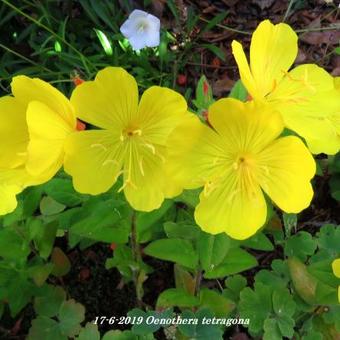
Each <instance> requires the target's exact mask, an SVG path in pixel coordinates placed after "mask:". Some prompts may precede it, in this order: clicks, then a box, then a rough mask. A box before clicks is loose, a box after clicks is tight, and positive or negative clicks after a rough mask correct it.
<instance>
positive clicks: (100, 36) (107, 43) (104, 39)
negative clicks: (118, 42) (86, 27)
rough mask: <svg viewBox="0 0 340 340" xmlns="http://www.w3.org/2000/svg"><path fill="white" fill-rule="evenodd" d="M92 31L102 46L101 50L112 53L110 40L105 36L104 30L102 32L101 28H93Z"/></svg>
mask: <svg viewBox="0 0 340 340" xmlns="http://www.w3.org/2000/svg"><path fill="white" fill-rule="evenodd" d="M94 31H95V32H96V34H97V37H98V39H99V41H100V43H101V45H102V47H103V50H104V52H105V54H106V55H109V56H110V55H112V54H113V51H112V46H111V43H110V40H109V39H108V38H107V36H106V35H105V33H104V32H102V31H101V30H99V29H96V28H94Z"/></svg>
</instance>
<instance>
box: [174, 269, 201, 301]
mask: <svg viewBox="0 0 340 340" xmlns="http://www.w3.org/2000/svg"><path fill="white" fill-rule="evenodd" d="M174 275H175V284H176V288H182V289H184V290H185V291H186V292H187V293H189V294H190V295H194V293H195V284H196V283H195V279H194V278H193V276H192V275H191V274H190V273H189V272H188V271H187V270H185V269H184V268H182V267H181V266H180V265H179V264H177V263H175V265H174Z"/></svg>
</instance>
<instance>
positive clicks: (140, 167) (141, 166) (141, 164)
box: [139, 157, 145, 176]
mask: <svg viewBox="0 0 340 340" xmlns="http://www.w3.org/2000/svg"><path fill="white" fill-rule="evenodd" d="M139 169H140V172H141V174H142V176H145V173H144V168H143V157H141V159H140V160H139Z"/></svg>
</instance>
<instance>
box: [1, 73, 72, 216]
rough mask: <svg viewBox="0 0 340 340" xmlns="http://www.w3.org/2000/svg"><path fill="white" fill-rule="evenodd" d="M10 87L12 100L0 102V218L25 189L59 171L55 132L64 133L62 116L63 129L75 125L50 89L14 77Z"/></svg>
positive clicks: (65, 105) (65, 102)
mask: <svg viewBox="0 0 340 340" xmlns="http://www.w3.org/2000/svg"><path fill="white" fill-rule="evenodd" d="M11 86H12V93H13V96H5V97H2V98H0V215H4V214H7V213H9V212H11V211H13V210H14V209H15V208H16V206H17V201H16V195H17V194H19V193H20V192H21V191H23V190H24V189H25V188H26V187H27V186H31V185H37V184H41V183H43V182H45V181H47V180H49V179H50V178H51V177H52V176H53V175H54V174H55V172H56V171H57V170H58V169H59V168H60V166H61V162H60V159H59V158H61V156H60V155H61V153H62V152H61V150H60V145H61V144H62V140H61V139H59V137H60V138H61V134H59V135H57V134H56V131H57V130H58V128H60V127H62V129H64V125H65V124H63V119H64V118H61V117H63V116H62V114H63V113H65V119H66V116H67V118H69V119H70V121H69V122H67V123H66V125H67V126H70V127H71V126H72V122H75V118H73V117H74V113H73V109H71V108H70V107H71V106H70V104H69V102H68V100H67V99H66V98H65V97H64V96H63V95H62V94H61V93H60V92H59V91H57V90H56V89H55V88H53V87H52V86H51V85H49V84H47V83H45V82H43V81H42V80H39V79H31V78H28V77H26V76H18V77H14V78H13V81H12V84H11ZM66 112H67V113H66ZM59 115H60V116H59ZM65 129H66V128H65ZM68 130H70V129H68Z"/></svg>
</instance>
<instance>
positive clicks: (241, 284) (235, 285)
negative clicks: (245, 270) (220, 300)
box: [223, 274, 247, 302]
mask: <svg viewBox="0 0 340 340" xmlns="http://www.w3.org/2000/svg"><path fill="white" fill-rule="evenodd" d="M225 286H226V289H224V290H223V295H224V296H225V297H227V298H229V299H231V300H233V301H234V302H238V301H239V298H240V292H241V290H242V289H243V288H245V287H246V286H247V280H246V278H244V277H243V276H242V275H239V274H237V275H234V276H230V277H228V278H227V279H226V280H225Z"/></svg>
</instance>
